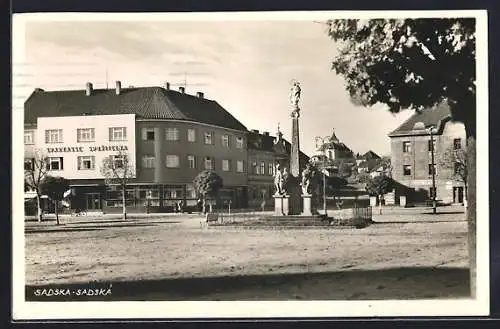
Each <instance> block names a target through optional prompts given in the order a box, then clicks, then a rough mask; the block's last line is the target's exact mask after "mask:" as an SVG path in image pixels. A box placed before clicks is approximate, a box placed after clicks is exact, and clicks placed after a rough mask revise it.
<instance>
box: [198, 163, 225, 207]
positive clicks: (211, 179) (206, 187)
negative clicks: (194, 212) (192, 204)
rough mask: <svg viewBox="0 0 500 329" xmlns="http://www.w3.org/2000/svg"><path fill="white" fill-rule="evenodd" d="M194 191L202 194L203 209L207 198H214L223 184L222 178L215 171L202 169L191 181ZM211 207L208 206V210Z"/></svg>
mask: <svg viewBox="0 0 500 329" xmlns="http://www.w3.org/2000/svg"><path fill="white" fill-rule="evenodd" d="M193 184H194V187H195V189H196V191H197V192H198V193H199V194H200V195H201V196H202V200H203V211H205V209H206V208H205V206H206V202H207V198H215V197H216V196H217V194H218V193H219V190H220V189H221V188H222V186H223V182H222V178H221V177H220V176H219V175H217V173H216V172H215V171H212V170H204V171H202V172H200V173H199V174H198V175H197V176H196V177H195V178H194V181H193ZM211 210H212V207H210V211H211Z"/></svg>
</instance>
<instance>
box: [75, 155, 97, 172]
mask: <svg viewBox="0 0 500 329" xmlns="http://www.w3.org/2000/svg"><path fill="white" fill-rule="evenodd" d="M92 169H95V157H94V156H80V157H78V170H92Z"/></svg>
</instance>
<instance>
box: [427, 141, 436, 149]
mask: <svg viewBox="0 0 500 329" xmlns="http://www.w3.org/2000/svg"><path fill="white" fill-rule="evenodd" d="M427 150H428V151H429V152H432V151H433V150H434V151H435V150H436V140H435V139H433V140H432V141H430V140H429V141H428V142H427Z"/></svg>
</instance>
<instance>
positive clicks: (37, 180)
mask: <svg viewBox="0 0 500 329" xmlns="http://www.w3.org/2000/svg"><path fill="white" fill-rule="evenodd" d="M47 172H48V158H47V156H46V155H45V154H43V153H42V152H41V151H40V150H36V151H35V152H34V154H33V158H30V159H27V160H25V162H24V191H25V192H27V191H34V192H35V193H36V201H37V202H36V204H37V212H38V214H37V217H38V221H39V222H41V221H42V219H43V211H42V205H41V198H42V195H43V194H42V191H41V185H42V181H43V179H44V178H45V176H46V175H47Z"/></svg>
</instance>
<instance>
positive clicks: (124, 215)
mask: <svg viewBox="0 0 500 329" xmlns="http://www.w3.org/2000/svg"><path fill="white" fill-rule="evenodd" d="M126 188H127V187H126V186H125V185H122V214H123V220H127V203H126V197H125V193H126Z"/></svg>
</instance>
